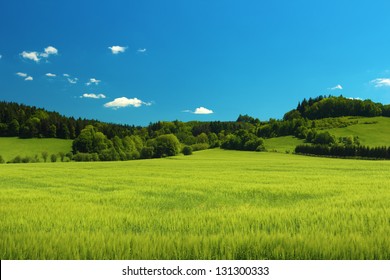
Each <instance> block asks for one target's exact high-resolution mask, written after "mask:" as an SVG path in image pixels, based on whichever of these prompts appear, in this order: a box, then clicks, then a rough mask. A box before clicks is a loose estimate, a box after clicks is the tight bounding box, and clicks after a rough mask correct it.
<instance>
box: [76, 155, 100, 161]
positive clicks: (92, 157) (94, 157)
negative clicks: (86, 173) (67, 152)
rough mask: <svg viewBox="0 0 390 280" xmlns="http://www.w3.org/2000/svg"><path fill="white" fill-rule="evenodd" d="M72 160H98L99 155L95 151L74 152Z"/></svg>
mask: <svg viewBox="0 0 390 280" xmlns="http://www.w3.org/2000/svg"><path fill="white" fill-rule="evenodd" d="M73 160H74V161H98V160H99V156H98V154H97V153H91V154H89V153H76V154H75V155H74V156H73Z"/></svg>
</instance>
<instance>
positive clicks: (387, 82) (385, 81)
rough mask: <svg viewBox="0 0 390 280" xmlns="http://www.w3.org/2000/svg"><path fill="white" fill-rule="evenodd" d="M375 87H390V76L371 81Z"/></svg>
mask: <svg viewBox="0 0 390 280" xmlns="http://www.w3.org/2000/svg"><path fill="white" fill-rule="evenodd" d="M370 83H371V84H373V85H374V87H390V78H378V79H374V80H372V81H370Z"/></svg>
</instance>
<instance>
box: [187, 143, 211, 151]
mask: <svg viewBox="0 0 390 280" xmlns="http://www.w3.org/2000/svg"><path fill="white" fill-rule="evenodd" d="M190 147H191V148H192V151H193V152H196V151H201V150H207V149H208V148H209V147H210V146H209V144H207V143H198V144H194V145H191V146H190Z"/></svg>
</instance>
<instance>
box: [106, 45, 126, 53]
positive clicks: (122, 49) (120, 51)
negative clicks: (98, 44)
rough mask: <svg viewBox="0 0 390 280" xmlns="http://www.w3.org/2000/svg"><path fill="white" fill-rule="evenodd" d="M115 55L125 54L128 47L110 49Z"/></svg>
mask: <svg viewBox="0 0 390 280" xmlns="http://www.w3.org/2000/svg"><path fill="white" fill-rule="evenodd" d="M108 48H109V49H110V50H111V52H112V53H113V54H118V53H123V52H125V50H126V49H127V47H121V46H112V47H108Z"/></svg>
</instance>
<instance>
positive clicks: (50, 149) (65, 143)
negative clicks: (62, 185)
mask: <svg viewBox="0 0 390 280" xmlns="http://www.w3.org/2000/svg"><path fill="white" fill-rule="evenodd" d="M44 151H46V152H47V153H48V154H49V156H50V155H51V154H58V153H59V152H63V153H68V152H70V151H72V140H64V139H38V138H33V139H19V138H16V137H0V155H1V156H2V157H3V159H4V160H5V161H6V162H7V161H10V160H12V159H13V158H15V157H16V156H21V157H26V156H29V157H34V156H35V155H38V157H39V160H40V161H43V159H42V155H41V153H42V152H44Z"/></svg>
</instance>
